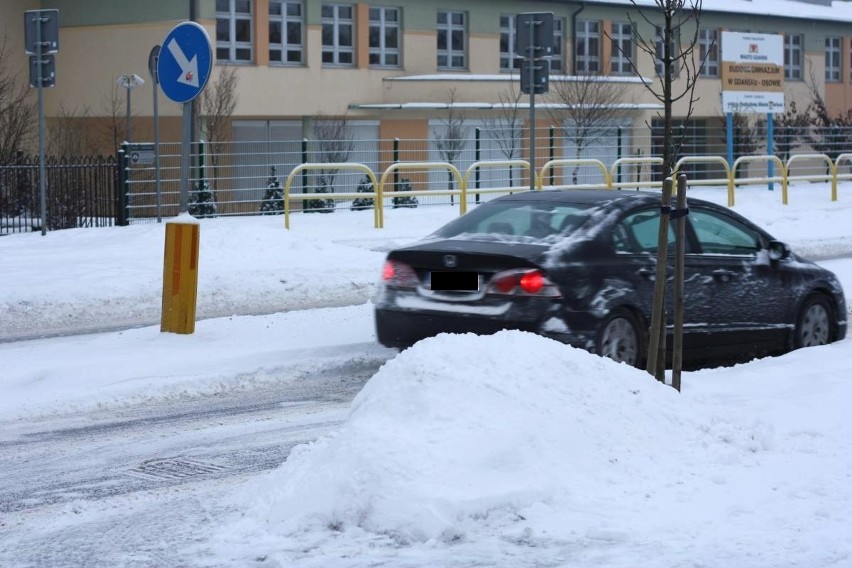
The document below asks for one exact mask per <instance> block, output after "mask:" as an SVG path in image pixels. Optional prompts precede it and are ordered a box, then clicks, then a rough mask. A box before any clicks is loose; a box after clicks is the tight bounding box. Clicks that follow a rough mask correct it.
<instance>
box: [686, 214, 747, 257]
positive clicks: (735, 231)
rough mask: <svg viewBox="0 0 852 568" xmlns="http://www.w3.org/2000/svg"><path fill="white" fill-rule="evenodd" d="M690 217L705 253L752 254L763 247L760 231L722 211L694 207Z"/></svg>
mask: <svg viewBox="0 0 852 568" xmlns="http://www.w3.org/2000/svg"><path fill="white" fill-rule="evenodd" d="M689 218H690V221H691V222H692V228H693V229H694V230H695V235H696V237H698V242H699V243H700V245H701V251H702V252H703V253H705V254H734V255H751V254H755V253H756V252H757V251H758V250H759V249H760V248H761V247H760V235H758V233H756V232H755V231H753V230H752V229H750V228H749V227H747V226H745V225H743V224H742V223H740V222H739V221H737V220H736V219H732V218H730V217H727V216H726V215H724V214H722V213H717V212H715V211H710V210H706V209H704V210H702V209H695V208H693V209H692V210H691V211H690V213H689Z"/></svg>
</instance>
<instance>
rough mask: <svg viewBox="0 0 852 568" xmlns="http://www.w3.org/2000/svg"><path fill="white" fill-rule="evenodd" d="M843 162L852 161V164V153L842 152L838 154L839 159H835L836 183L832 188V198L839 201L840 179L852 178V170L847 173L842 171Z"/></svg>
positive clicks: (851, 163)
mask: <svg viewBox="0 0 852 568" xmlns="http://www.w3.org/2000/svg"><path fill="white" fill-rule="evenodd" d="M843 162H850V164H849V165H852V154H840V155H839V156H837V159H836V160H834V180H835V184H834V185H833V186H832V188H831V200H832V201H837V183H836V182H838V181H840V180H844V181H848V180H852V171H850V172H849V173H846V174H841V173H840V165H841V164H842V163H843Z"/></svg>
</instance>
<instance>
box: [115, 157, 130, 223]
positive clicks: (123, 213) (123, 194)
mask: <svg viewBox="0 0 852 568" xmlns="http://www.w3.org/2000/svg"><path fill="white" fill-rule="evenodd" d="M129 159H130V153H129V152H128V145H127V142H125V143H123V144H122V145H121V149H120V150H119V151H118V157H117V158H116V165H117V167H118V183H117V184H116V186H115V224H116V226H118V227H126V226H127V225H129V224H130V219H129V215H128V211H127V206H128V201H129V195H128V194H129V193H130V179H129V178H130V176H129V175H128V174H127V167H128V164H129Z"/></svg>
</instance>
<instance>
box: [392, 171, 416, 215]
mask: <svg viewBox="0 0 852 568" xmlns="http://www.w3.org/2000/svg"><path fill="white" fill-rule="evenodd" d="M394 191H395V192H400V191H411V182H410V181H409V180H408V178H403V179H401V180H399V184H398V185H397V186H396V188H394ZM393 207H394V209H396V208H397V207H417V197H416V196H414V195H399V196H396V197H394V198H393Z"/></svg>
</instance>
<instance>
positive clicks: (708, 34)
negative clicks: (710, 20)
mask: <svg viewBox="0 0 852 568" xmlns="http://www.w3.org/2000/svg"><path fill="white" fill-rule="evenodd" d="M718 38H719V32H718V31H716V30H711V29H707V28H702V29H700V30H698V56H699V57H700V58H701V59H700V61H703V62H704V63H703V64H702V67H701V71H700V72H699V74H700V75H701V76H702V77H718V76H719V39H718Z"/></svg>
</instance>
